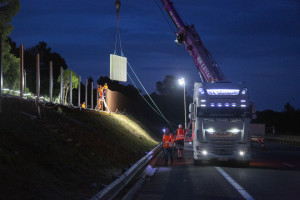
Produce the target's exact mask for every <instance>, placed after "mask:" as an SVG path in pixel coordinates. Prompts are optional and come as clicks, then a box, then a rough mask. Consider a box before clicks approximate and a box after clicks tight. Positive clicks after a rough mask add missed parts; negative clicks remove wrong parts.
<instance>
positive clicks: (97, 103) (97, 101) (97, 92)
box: [96, 84, 99, 110]
mask: <svg viewBox="0 0 300 200" xmlns="http://www.w3.org/2000/svg"><path fill="white" fill-rule="evenodd" d="M96 94H97V100H96V105H97V107H96V108H97V110H99V84H97V91H96Z"/></svg>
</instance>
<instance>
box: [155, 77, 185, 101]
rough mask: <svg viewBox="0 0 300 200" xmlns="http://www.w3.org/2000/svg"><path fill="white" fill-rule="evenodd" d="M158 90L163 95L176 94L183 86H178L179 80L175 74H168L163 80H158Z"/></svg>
mask: <svg viewBox="0 0 300 200" xmlns="http://www.w3.org/2000/svg"><path fill="white" fill-rule="evenodd" d="M156 90H157V91H158V92H159V93H160V94H161V95H171V96H174V95H178V94H179V93H180V90H181V88H180V87H178V81H177V78H176V77H175V76H172V75H167V76H165V78H164V80H163V81H158V82H156ZM180 94H181V93H180Z"/></svg>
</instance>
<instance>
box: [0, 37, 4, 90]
mask: <svg viewBox="0 0 300 200" xmlns="http://www.w3.org/2000/svg"><path fill="white" fill-rule="evenodd" d="M2 49H3V48H2V34H1V33H0V95H1V94H2V89H3V67H2V60H3V59H2Z"/></svg>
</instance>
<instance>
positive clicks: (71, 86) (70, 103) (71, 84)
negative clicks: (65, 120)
mask: <svg viewBox="0 0 300 200" xmlns="http://www.w3.org/2000/svg"><path fill="white" fill-rule="evenodd" d="M72 89H73V83H72V71H71V70H70V102H69V105H70V106H71V105H72Z"/></svg>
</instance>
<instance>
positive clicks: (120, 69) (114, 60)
mask: <svg viewBox="0 0 300 200" xmlns="http://www.w3.org/2000/svg"><path fill="white" fill-rule="evenodd" d="M110 79H111V80H115V81H123V82H126V81H127V58H126V57H122V56H117V55H114V54H110Z"/></svg>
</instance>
